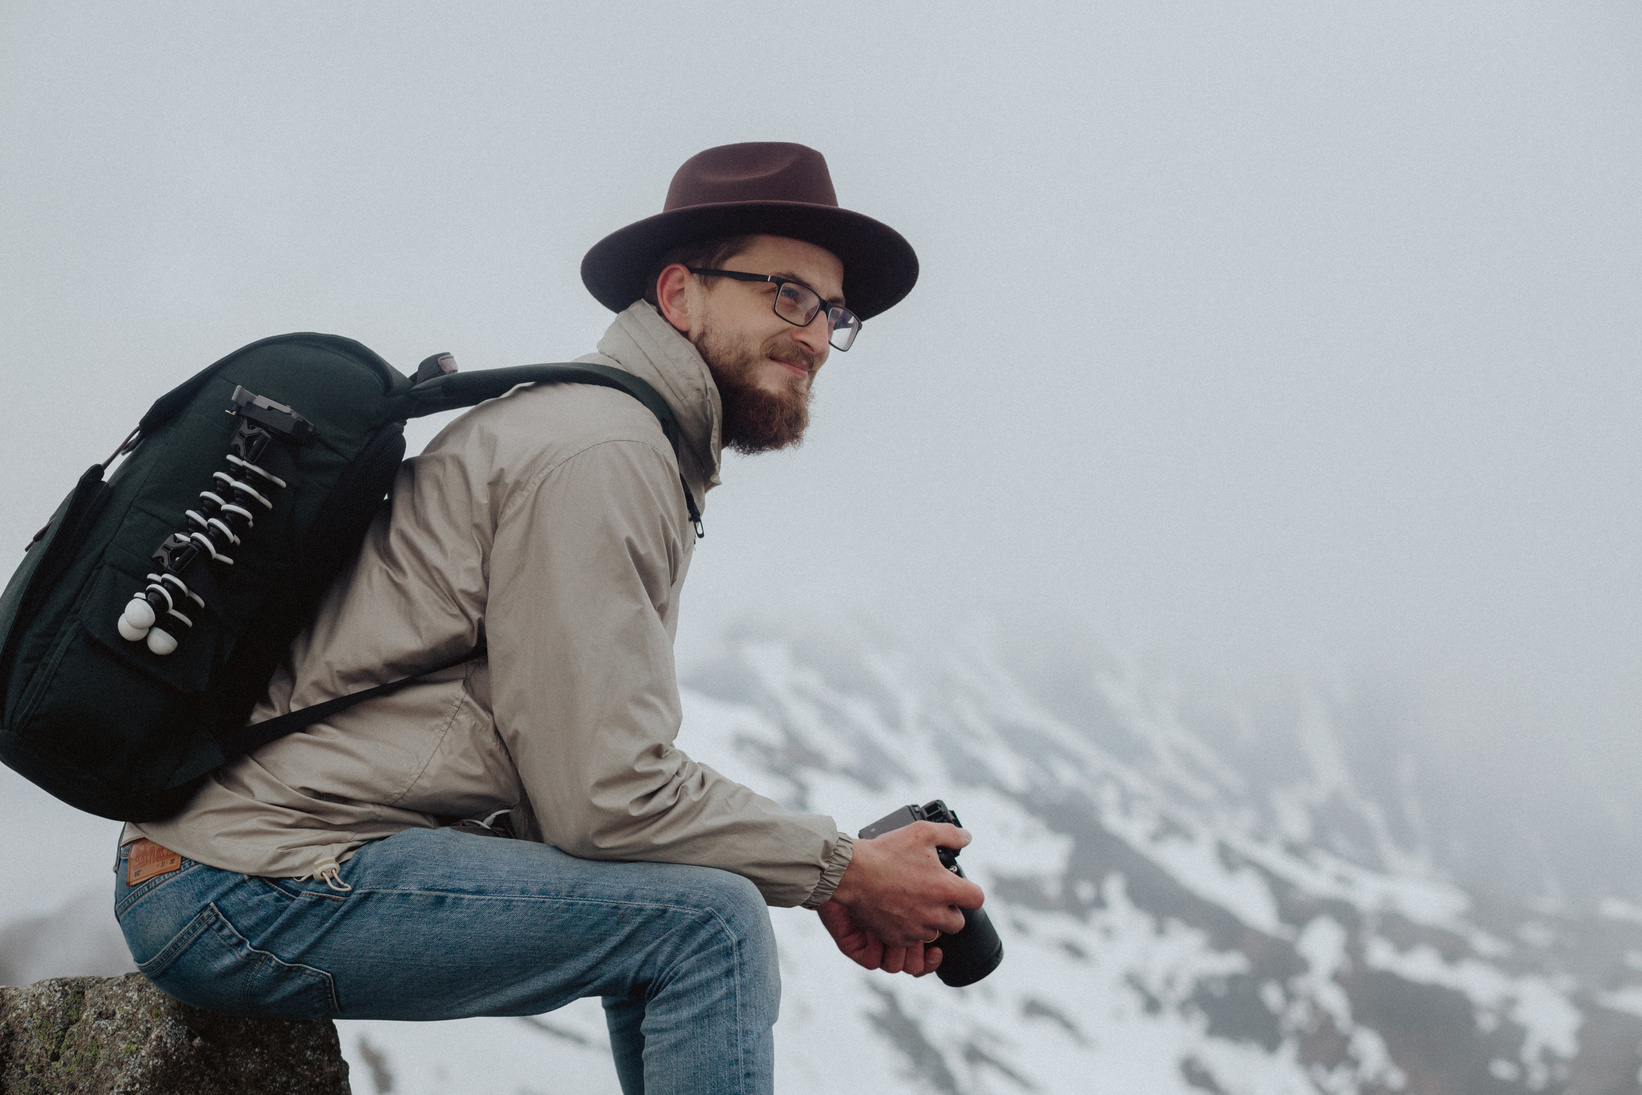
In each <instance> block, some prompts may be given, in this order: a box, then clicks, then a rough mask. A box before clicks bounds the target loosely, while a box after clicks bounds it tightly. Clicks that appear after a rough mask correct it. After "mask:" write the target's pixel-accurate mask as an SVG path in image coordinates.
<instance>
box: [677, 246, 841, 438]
mask: <svg viewBox="0 0 1642 1095" xmlns="http://www.w3.org/2000/svg"><path fill="white" fill-rule="evenodd" d="M719 269H722V270H735V271H739V272H744V273H748V274H773V275H775V276H776V277H780V278H785V279H787V280H789V281H797V282H801V283H802V284H804V285H807V286H809V287H810V288H811V289H813V290H815V291H816V292H817V293H818V294H820V296H821V298H822V299H823V300H825V301H827V302H828V303H831V304H842V303H843V302H844V264H843V263H842V262H840V261H839V260H838V257H837V256H836V255H834V254H833V253H832V252H831V251H828V250H825V249H824V248H821V247H817V246H816V245H815V244H813V243H805V242H803V241H801V240H795V239H788V238H786V237H784V236H755V237H753V242H752V245H751V246H749V247H748V248H747V249H746V250H744V251H742V252H741V253H740V254H738V255H735V256H733V257H731V258H728V259H725V260H723V261H722V262H721V263H720V265H719ZM695 280H696V285H694V286H692V291H693V294H694V297H693V300H692V309H693V310H698V311H697V313H696V316H695V322H694V323H692V324H691V327H692V330H691V332H690V340H691V341H692V342H693V343H695V346H696V349H697V350H699V351H700V352H701V356H702V358H703V359H705V360H706V362H707V367H708V368H709V369H710V370H711V371H712V374H713V380H714V381H715V382H716V383H717V385H718V391H719V395H720V396H721V397H722V399H723V403H724V437H723V440H724V444H726V445H728V446H729V447H730V448H732V449H735V450H736V451H737V452H743V453H757V452H768V451H770V450H772V449H782V448H786V447H787V446H789V445H796V444H798V442H799V440H800V439H801V438H802V437H803V436H804V427H805V426H807V425H808V424H809V417H810V413H809V403H810V386H811V384H812V383H813V382H814V380H815V374H816V373H817V372H819V371H820V369H821V366H822V364H823V363H825V362H826V360H827V352H828V350H829V349H830V347H829V346H828V344H827V336H828V330H827V317H826V309H825V308H823V309H822V311H821V314H820V315H818V316H816V317H815V319H814V320H813V321H812V322H811V323H810V324H809V326H807V327H795V326H793V325H792V324H791V323H788V322H787V321H786V320H784V319H782V318H781V317H780V316H778V315H776V314H775V309H774V301H775V294H776V287H775V285H774V283H771V282H745V281H734V280H732V279H730V278H712V279H709V281H710V283H711V284H710V286H709V285H705V284H702V281H701V279H700V278H697V279H695Z"/></svg>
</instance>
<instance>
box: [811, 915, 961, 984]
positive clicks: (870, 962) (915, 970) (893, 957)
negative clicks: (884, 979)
mask: <svg viewBox="0 0 1642 1095" xmlns="http://www.w3.org/2000/svg"><path fill="white" fill-rule="evenodd" d="M815 911H816V913H817V914H818V915H819V916H820V917H821V924H822V926H823V927H825V928H826V929H827V931H828V933H829V934H831V935H832V941H833V942H834V943H837V944H838V949H839V950H841V951H843V952H844V955H845V956H846V957H847V958H849V960H850V961H852V962H854V963H855V964H856V965H858V966H862V967H864V968H866V969H869V970H883V971H884V972H885V973H910V974H912V976H914V977H922V976H923V975H924V974H926V973H934V972H935V970H936V969H937V968H938V967H939V966H940V964H941V948H940V947H927V946H925V945H924V944H922V943H914V944H913V945H912V946H910V947H886V946H884V941H883V940H882V939H879V938H878V937H877V936H875V935H873V934H872V933H871V932H869V931H867V930H866V929H865V928H863V927H862V926H861V925H860V924H857V923H856V922H855V917H853V916H851V915H850V911H849V910H848V909H846V908H844V906H842V905H840V904H838V902H836V901H829V902H827V903H826V904H825V905H822V906H821V907H820V908H819V909H816V910H815Z"/></svg>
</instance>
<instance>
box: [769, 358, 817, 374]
mask: <svg viewBox="0 0 1642 1095" xmlns="http://www.w3.org/2000/svg"><path fill="white" fill-rule="evenodd" d="M770 360H771V361H773V362H775V363H776V364H777V365H779V366H781V367H782V368H783V369H786V370H788V371H789V372H792V373H794V374H796V375H797V376H802V377H805V378H806V379H807V378H808V377H809V375H810V371H809V369H807V368H805V367H804V366H802V365H797V364H794V363H793V362H791V361H786V360H783V359H782V358H779V357H772V358H770Z"/></svg>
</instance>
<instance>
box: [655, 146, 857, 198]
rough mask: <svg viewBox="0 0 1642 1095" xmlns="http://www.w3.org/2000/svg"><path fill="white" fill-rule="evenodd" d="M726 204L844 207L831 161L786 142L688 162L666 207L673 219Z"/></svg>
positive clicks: (721, 150) (726, 149)
mask: <svg viewBox="0 0 1642 1095" xmlns="http://www.w3.org/2000/svg"><path fill="white" fill-rule="evenodd" d="M724 202H802V203H804V204H806V205H826V206H831V207H833V208H834V209H836V208H837V207H838V195H837V194H836V193H835V192H834V191H833V188H832V175H831V174H830V173H829V172H828V171H827V160H826V157H824V156H822V155H821V153H819V152H817V151H816V150H815V149H813V148H808V147H806V146H804V145H801V144H791V143H788V142H785V141H753V142H748V143H745V144H726V145H719V146H718V147H717V148H709V149H707V150H706V151H705V152H698V153H696V154H695V155H694V156H691V157H690V158H689V159H688V160H685V161H684V165H683V166H682V167H680V168H679V169H678V171H677V173H675V174H674V175H673V182H672V185H671V186H669V187H668V188H667V202H666V204H665V205H664V206H663V207H662V209H663V211H664V212H668V213H671V212H672V211H674V210H676V209H688V208H690V207H691V206H697V205H716V204H720V203H724Z"/></svg>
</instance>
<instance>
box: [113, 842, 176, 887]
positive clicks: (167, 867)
mask: <svg viewBox="0 0 1642 1095" xmlns="http://www.w3.org/2000/svg"><path fill="white" fill-rule="evenodd" d="M181 867H182V856H180V855H178V854H177V853H176V852H173V851H172V850H171V849H169V848H165V847H162V846H161V845H158V844H155V843H154V842H153V841H152V840H149V839H148V838H147V837H144V838H143V839H141V840H139V841H137V842H136V843H135V844H133V845H131V853H130V858H129V859H128V860H127V861H126V865H125V884H126V885H127V886H135V885H137V883H139V882H147V881H148V880H149V879H150V878H158V877H159V876H160V875H162V874H170V873H171V872H172V871H175V870H178V869H180V868H181Z"/></svg>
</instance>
